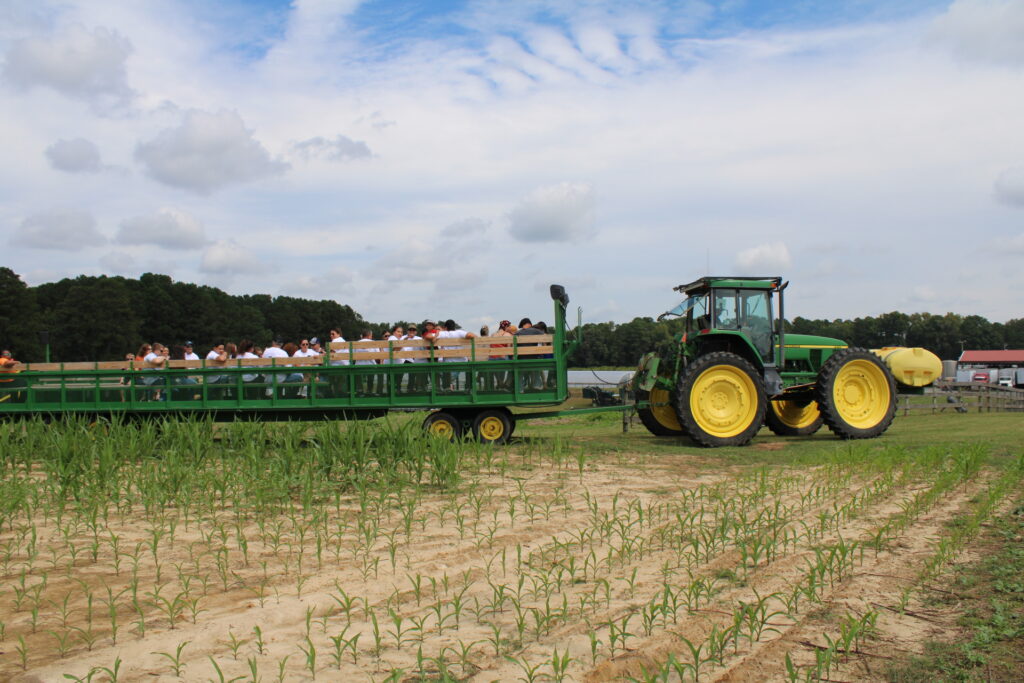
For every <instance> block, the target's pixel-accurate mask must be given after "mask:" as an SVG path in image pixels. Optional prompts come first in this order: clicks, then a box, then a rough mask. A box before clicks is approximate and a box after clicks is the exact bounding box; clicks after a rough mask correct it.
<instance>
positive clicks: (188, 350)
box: [185, 341, 199, 360]
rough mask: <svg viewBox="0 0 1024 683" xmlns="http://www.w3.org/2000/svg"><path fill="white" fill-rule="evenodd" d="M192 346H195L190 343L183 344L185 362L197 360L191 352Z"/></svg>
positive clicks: (193, 352)
mask: <svg viewBox="0 0 1024 683" xmlns="http://www.w3.org/2000/svg"><path fill="white" fill-rule="evenodd" d="M193 346H195V345H194V344H193V343H192V342H190V341H187V342H185V360H199V356H197V355H196V352H195V351H193V350H192V347H193Z"/></svg>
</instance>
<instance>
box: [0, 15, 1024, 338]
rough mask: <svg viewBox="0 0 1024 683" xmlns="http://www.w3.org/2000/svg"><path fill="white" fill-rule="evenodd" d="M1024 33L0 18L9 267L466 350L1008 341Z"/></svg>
mask: <svg viewBox="0 0 1024 683" xmlns="http://www.w3.org/2000/svg"><path fill="white" fill-rule="evenodd" d="M1021 35H1024V3H1020V2H1016V1H1011V0H955V1H950V0H943V1H941V2H936V1H924V0H902V1H900V0H891V1H889V2H868V1H851V2H840V3H837V2H807V1H804V2H767V1H764V2H760V1H758V2H754V1H750V2H744V1H742V0H736V1H732V2H729V1H726V2H703V1H701V0H688V1H680V2H622V1H620V2H611V1H606V0H591V1H590V2H568V1H566V2H528V1H522V2H507V1H498V0H490V1H476V2H473V1H469V0H465V1H462V2H454V1H450V2H434V3H425V2H404V1H403V2H359V1H358V0H335V1H331V0H295V1H294V2H272V1H269V0H263V1H247V2H219V3H208V2H200V1H199V0H178V1H173V0H153V1H152V2H147V3H137V2H131V1H129V0H122V1H114V2H105V3H101V4H97V3H92V2H87V1H86V0H61V1H60V2H52V3H51V2H46V1H45V0H44V1H41V2H40V1H38V0H36V1H29V0H12V1H11V2H8V3H5V4H4V6H3V7H2V8H0V135H2V136H3V139H4V140H5V154H4V158H3V159H2V160H0V198H2V201H0V236H2V237H3V239H4V243H5V244H6V247H5V250H4V256H3V257H2V259H0V262H2V263H3V265H7V266H10V267H12V268H13V269H14V270H16V271H17V272H19V273H21V274H22V276H23V277H25V279H26V280H27V281H29V282H30V283H32V284H38V283H40V282H44V281H49V280H53V279H58V278H61V277H67V276H75V275H78V274H81V273H86V274H101V273H107V274H121V275H126V276H133V277H134V276H138V275H139V274H141V273H143V272H147V271H153V272H165V273H168V274H170V275H171V276H172V277H174V278H176V279H180V280H186V281H193V282H202V283H207V284H212V285H215V286H219V287H223V288H224V289H227V290H228V291H232V292H236V293H255V292H261V293H269V294H275V295H276V294H288V295H296V296H309V297H324V298H332V299H337V300H338V301H341V302H342V303H345V304H349V305H351V306H353V307H354V308H356V309H357V310H359V311H360V312H361V313H362V314H363V315H364V316H366V317H368V318H369V319H371V320H395V319H415V318H421V317H424V316H430V317H455V318H457V319H459V321H460V322H462V323H463V324H464V325H466V326H477V325H480V324H485V323H486V324H493V323H494V322H495V321H497V320H500V319H502V318H510V319H511V318H517V317H521V316H523V315H532V316H535V317H538V316H542V315H544V314H546V313H547V311H548V309H549V303H548V301H547V297H546V290H547V285H548V284H550V283H551V282H561V283H563V284H565V285H566V286H567V287H568V288H569V291H570V293H571V295H572V298H573V301H574V302H575V303H578V304H579V305H581V306H582V307H583V309H584V315H585V318H586V319H589V320H617V321H625V320H629V319H631V318H633V317H635V316H638V315H650V316H655V315H657V314H658V313H660V312H661V311H663V310H666V309H667V308H670V307H671V306H672V305H673V304H674V303H675V302H674V301H673V298H674V295H673V294H672V292H671V287H672V286H674V285H676V284H679V283H681V282H685V281H689V280H692V279H694V278H696V277H698V276H700V275H703V274H705V272H706V271H707V270H708V269H709V268H710V270H712V271H715V272H718V273H723V272H728V273H743V272H747V273H754V274H776V273H778V274H781V275H783V276H786V277H788V278H789V279H790V280H791V281H792V283H793V285H792V286H791V288H790V290H789V291H790V298H789V301H788V303H787V310H788V312H789V313H790V314H791V315H804V316H809V317H839V316H842V317H855V316H860V315H877V314H879V313H882V312H886V311H890V310H903V311H908V312H910V311H930V312H934V313H945V312H947V311H954V312H958V313H964V314H970V313H979V314H981V315H985V316H987V317H989V318H990V319H993V320H1006V319H1009V318H1013V317H1020V316H1022V315H1024V294H1022V292H1024V273H1022V269H1021V268H1020V263H1021V260H1022V257H1024V127H1022V126H1020V124H1019V122H1020V121H1021V120H1024V41H1022V40H1021V39H1020V37H1021Z"/></svg>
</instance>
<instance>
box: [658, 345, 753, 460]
mask: <svg viewBox="0 0 1024 683" xmlns="http://www.w3.org/2000/svg"><path fill="white" fill-rule="evenodd" d="M676 396H677V398H676V407H677V410H678V417H679V422H680V424H681V425H682V426H683V429H684V430H685V431H686V434H687V435H688V436H689V437H690V438H691V439H693V440H694V441H695V442H697V443H699V444H700V445H702V446H743V445H744V444H747V443H749V442H750V440H751V439H753V438H754V435H755V434H757V432H758V430H759V429H761V425H762V424H763V423H764V411H765V408H766V405H765V404H766V403H767V402H768V401H767V399H766V397H765V392H764V380H762V378H761V375H760V373H758V371H757V369H756V368H755V367H754V366H753V365H752V364H751V363H750V361H748V360H746V359H745V358H742V357H741V356H737V355H736V354H734V353H729V352H726V351H717V352H715V353H709V354H707V355H704V356H700V357H698V358H697V359H696V360H694V361H692V362H691V363H690V364H689V366H687V368H686V372H685V373H683V376H682V377H681V378H680V379H679V388H678V390H677V395H676Z"/></svg>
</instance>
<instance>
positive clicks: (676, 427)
mask: <svg viewBox="0 0 1024 683" xmlns="http://www.w3.org/2000/svg"><path fill="white" fill-rule="evenodd" d="M659 393H660V392H658V391H657V390H655V396H657V395H658V394H659ZM650 400H651V392H649V391H644V390H643V389H637V391H636V401H637V402H638V403H639V402H640V401H650ZM636 414H637V417H639V418H640V422H641V423H643V425H644V427H647V431H649V432H650V433H651V434H654V435H655V436H682V435H683V434H685V433H686V432H684V431H683V428H682V425H680V424H679V418H678V417H676V415H675V409H674V408H672V415H671V416H670V415H667V414H666V412H665V411H664V410H663V409H660V408H655V409H651V408H637V411H636Z"/></svg>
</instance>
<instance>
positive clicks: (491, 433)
mask: <svg viewBox="0 0 1024 683" xmlns="http://www.w3.org/2000/svg"><path fill="white" fill-rule="evenodd" d="M479 429H480V438H482V439H483V440H484V441H498V440H500V439H501V437H503V436H505V422H504V421H503V420H502V419H501V418H500V417H495V416H493V415H490V416H488V417H485V418H484V419H482V420H480V427H479Z"/></svg>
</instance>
